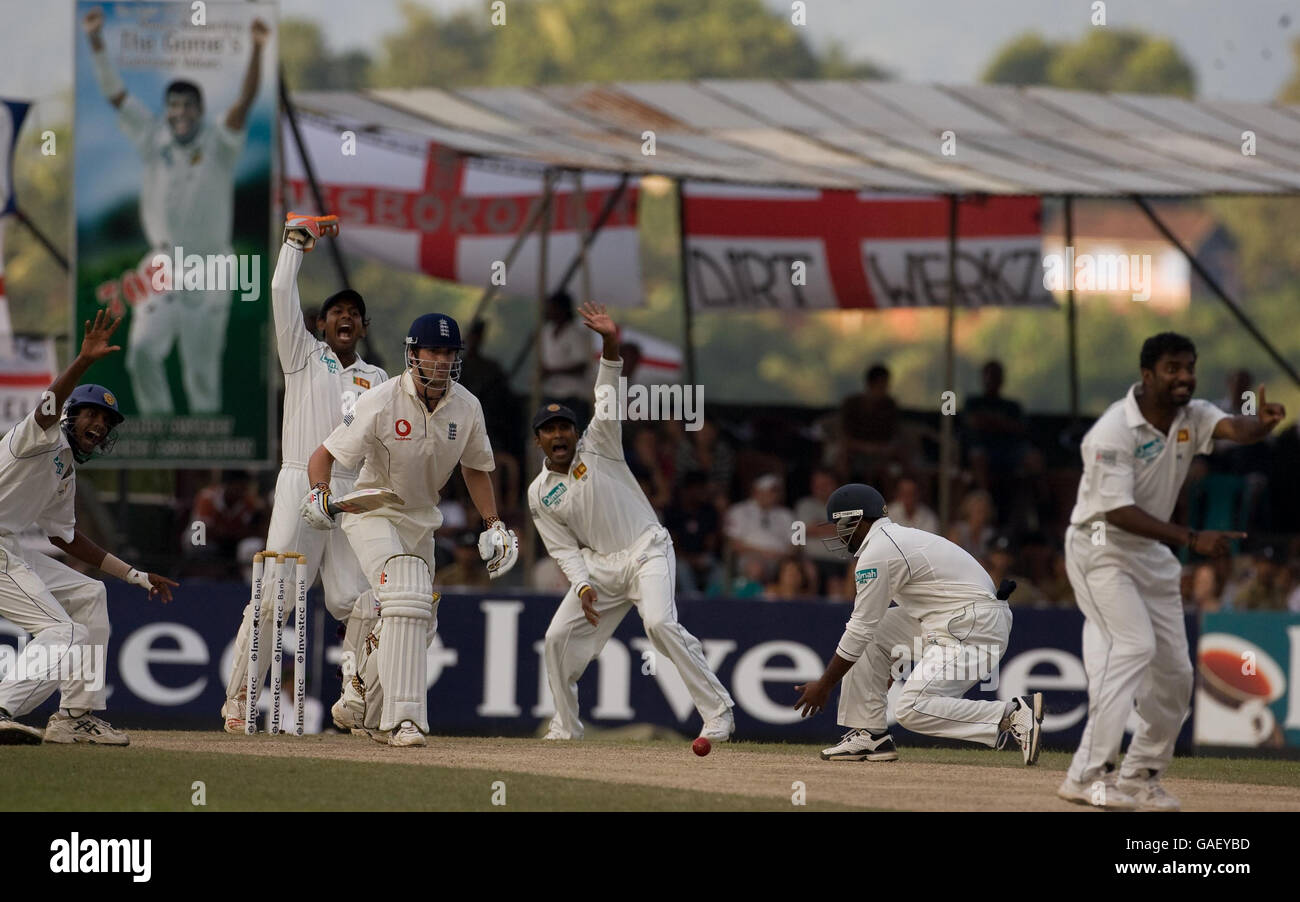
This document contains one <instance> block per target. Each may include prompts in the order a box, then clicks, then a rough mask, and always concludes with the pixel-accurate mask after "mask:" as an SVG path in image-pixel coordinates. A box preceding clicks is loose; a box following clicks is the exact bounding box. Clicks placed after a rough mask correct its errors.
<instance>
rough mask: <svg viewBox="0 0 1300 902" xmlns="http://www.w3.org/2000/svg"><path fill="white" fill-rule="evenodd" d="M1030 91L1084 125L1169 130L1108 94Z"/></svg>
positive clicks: (1105, 129)
mask: <svg viewBox="0 0 1300 902" xmlns="http://www.w3.org/2000/svg"><path fill="white" fill-rule="evenodd" d="M1026 91H1027V92H1028V94H1029V96H1030V97H1032V98H1034V99H1035V100H1038V101H1040V102H1042V103H1043V104H1045V105H1047V106H1049V107H1051V108H1052V109H1055V110H1057V111H1058V112H1060V113H1062V114H1063V115H1065V116H1067V117H1069V118H1071V119H1076V120H1078V121H1079V122H1080V123H1081V125H1080V126H1079V127H1081V128H1088V129H1097V130H1098V131H1103V132H1112V133H1118V134H1129V135H1136V134H1152V133H1156V132H1163V131H1165V129H1164V128H1163V127H1162V126H1161V125H1159V124H1158V123H1156V122H1154V121H1153V120H1152V119H1151V117H1149V116H1144V115H1142V114H1141V113H1139V112H1137V111H1136V110H1131V109H1128V108H1127V107H1125V106H1122V105H1121V104H1118V103H1115V102H1114V101H1112V100H1111V99H1110V98H1109V97H1108V96H1107V95H1105V94H1092V93H1089V92H1087V91H1065V90H1062V89H1060V88H1040V87H1032V88H1026Z"/></svg>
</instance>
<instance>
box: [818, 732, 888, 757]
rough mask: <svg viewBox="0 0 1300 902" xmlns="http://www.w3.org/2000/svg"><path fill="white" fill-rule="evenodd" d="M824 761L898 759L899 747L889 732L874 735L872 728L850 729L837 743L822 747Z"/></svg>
mask: <svg viewBox="0 0 1300 902" xmlns="http://www.w3.org/2000/svg"><path fill="white" fill-rule="evenodd" d="M822 760H823V761H897V760H898V749H896V748H894V739H893V737H891V736H890V735H889V734H888V733H885V734H884V735H883V736H879V737H873V736H872V735H871V731H870V730H849V731H848V732H847V733H845V734H844V735H843V736H841V737H840V741H839V743H838V744H837V745H833V746H831V747H830V748H828V749H822Z"/></svg>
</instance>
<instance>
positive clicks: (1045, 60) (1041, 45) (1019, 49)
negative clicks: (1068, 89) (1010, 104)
mask: <svg viewBox="0 0 1300 902" xmlns="http://www.w3.org/2000/svg"><path fill="white" fill-rule="evenodd" d="M1059 52H1060V47H1059V46H1058V45H1056V44H1049V43H1048V42H1047V41H1046V40H1044V39H1043V37H1042V36H1041V35H1039V34H1036V33H1035V32H1032V31H1031V32H1026V33H1025V34H1022V35H1020V36H1019V37H1018V38H1015V39H1014V40H1012V41H1011V42H1010V43H1009V44H1006V45H1005V46H1004V47H1003V48H1002V49H1001V50H999V51H998V53H997V55H996V56H995V57H993V61H992V62H991V63H989V64H988V67H987V68H985V70H984V75H983V76H982V80H983V81H985V82H988V83H989V84H1003V85H1045V84H1049V81H1048V77H1047V67H1048V66H1049V65H1050V64H1051V62H1052V59H1053V58H1054V57H1055V56H1056V55H1057V54H1058V53H1059Z"/></svg>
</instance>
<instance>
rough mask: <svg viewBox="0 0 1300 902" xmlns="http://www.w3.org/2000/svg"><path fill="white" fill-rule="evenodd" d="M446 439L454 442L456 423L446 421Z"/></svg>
mask: <svg viewBox="0 0 1300 902" xmlns="http://www.w3.org/2000/svg"><path fill="white" fill-rule="evenodd" d="M447 441H449V442H454V441H456V424H455V423H448V424H447Z"/></svg>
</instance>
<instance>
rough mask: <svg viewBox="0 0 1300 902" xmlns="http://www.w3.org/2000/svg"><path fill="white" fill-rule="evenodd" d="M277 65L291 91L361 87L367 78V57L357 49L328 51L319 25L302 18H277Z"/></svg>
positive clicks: (368, 73) (368, 69) (366, 82)
mask: <svg viewBox="0 0 1300 902" xmlns="http://www.w3.org/2000/svg"><path fill="white" fill-rule="evenodd" d="M279 47H280V65H281V69H282V70H283V72H284V79H285V83H286V84H287V85H288V86H289V89H290V90H292V91H329V90H343V89H357V88H364V87H366V86H367V85H368V84H369V81H370V69H371V62H370V57H368V56H367V55H366V54H365V53H363V52H361V51H359V50H353V51H349V52H348V53H344V54H334V53H331V52H330V50H329V48H328V47H327V46H326V45H325V37H324V35H323V34H322V33H321V30H320V26H318V25H317V24H316V23H315V22H309V21H307V20H304V19H285V20H283V21H281V22H280V33H279Z"/></svg>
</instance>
